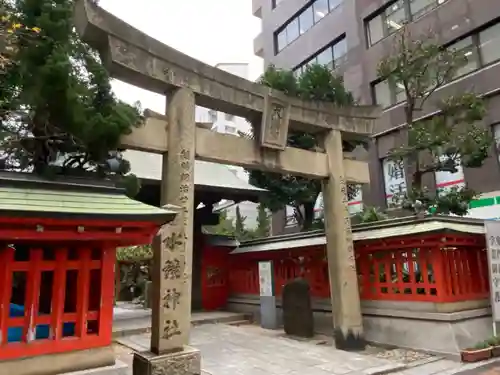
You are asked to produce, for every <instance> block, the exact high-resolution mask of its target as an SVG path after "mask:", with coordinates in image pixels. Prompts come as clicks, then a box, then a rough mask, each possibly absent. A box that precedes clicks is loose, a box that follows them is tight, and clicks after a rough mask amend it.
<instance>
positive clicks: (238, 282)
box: [229, 234, 489, 302]
mask: <svg viewBox="0 0 500 375" xmlns="http://www.w3.org/2000/svg"><path fill="white" fill-rule="evenodd" d="M355 254H356V267H357V272H358V276H359V279H358V280H359V288H360V296H361V299H364V300H391V301H429V302H457V301H467V300H478V299H485V298H488V293H489V291H488V272H487V271H488V264H487V258H486V249H485V243H484V236H481V235H468V234H456V235H449V234H433V235H417V236H412V237H403V238H401V237H396V238H390V239H384V240H369V241H358V242H356V243H355ZM261 260H273V261H274V271H275V291H276V295H280V294H281V292H282V288H283V285H285V284H286V282H287V281H289V280H293V279H294V278H296V277H298V276H302V277H304V278H306V279H307V280H308V281H309V284H310V286H311V293H312V296H313V297H317V298H329V296H330V288H329V279H328V266H327V261H326V256H325V248H324V247H310V248H301V249H294V250H289V249H283V250H275V251H272V252H262V253H242V254H238V255H232V256H230V264H231V268H230V274H229V289H230V293H231V294H254V295H255V294H259V275H258V262H259V261H261Z"/></svg>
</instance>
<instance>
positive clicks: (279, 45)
mask: <svg viewBox="0 0 500 375" xmlns="http://www.w3.org/2000/svg"><path fill="white" fill-rule="evenodd" d="M285 47H286V29H283V30H282V31H280V32H279V33H278V34H277V35H276V49H277V51H278V52H279V51H281V50H282V49H283V48H285Z"/></svg>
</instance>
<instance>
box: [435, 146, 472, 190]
mask: <svg viewBox="0 0 500 375" xmlns="http://www.w3.org/2000/svg"><path fill="white" fill-rule="evenodd" d="M446 158H447V156H446V155H443V156H441V157H440V158H439V159H440V160H441V161H445V160H446ZM457 163H460V159H458V158H457ZM435 177H436V189H437V190H438V192H439V194H446V192H448V191H449V190H450V189H451V188H453V187H455V188H463V187H465V176H464V169H463V167H462V164H458V165H457V171H456V172H455V173H451V172H442V171H439V172H436V173H435Z"/></svg>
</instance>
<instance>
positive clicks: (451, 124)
mask: <svg viewBox="0 0 500 375" xmlns="http://www.w3.org/2000/svg"><path fill="white" fill-rule="evenodd" d="M466 56H467V55H466V54H464V51H460V50H455V49H451V48H442V47H441V46H439V45H437V44H435V43H433V42H432V39H431V38H428V37H425V38H413V37H412V35H411V34H410V33H409V31H408V30H407V29H406V28H403V30H401V32H400V33H399V34H398V35H397V36H396V42H395V47H394V51H393V52H392V53H391V54H390V55H389V56H388V57H387V58H385V59H384V60H382V62H381V63H380V65H379V67H378V71H379V75H380V76H381V77H384V78H387V79H388V80H389V84H390V85H391V86H392V87H395V86H396V85H398V86H399V87H402V88H403V90H404V94H405V96H406V101H405V103H404V113H405V120H406V131H405V132H404V134H406V137H405V138H404V142H403V144H402V145H401V146H400V147H396V148H394V149H392V150H391V151H390V153H389V157H390V158H391V159H393V160H395V161H397V162H404V163H406V165H407V166H408V167H409V170H410V171H411V172H410V176H409V177H410V178H409V188H408V191H407V193H405V194H402V197H401V200H402V204H403V206H404V207H406V208H410V207H412V208H413V209H415V210H416V211H423V210H426V209H428V208H429V207H432V208H433V210H434V212H435V213H440V214H448V213H453V214H456V215H465V214H466V213H467V211H468V207H469V202H470V201H471V200H472V199H473V198H474V197H475V193H474V192H473V191H471V190H470V189H468V188H464V189H456V188H455V189H452V190H451V191H438V192H437V193H430V192H429V191H428V190H427V189H426V187H425V186H424V183H423V176H424V175H426V174H428V173H435V172H451V173H454V172H456V171H457V168H458V167H459V166H460V165H462V166H464V167H467V168H478V167H481V166H482V165H483V162H484V160H485V159H486V158H487V157H488V152H489V150H490V148H491V145H492V138H491V136H490V134H489V131H488V129H486V128H485V127H484V126H482V124H481V120H482V119H483V117H484V114H485V107H484V103H483V100H482V99H481V98H480V97H479V96H478V95H476V94H474V93H473V92H458V93H455V94H454V95H451V96H449V97H446V98H444V99H441V100H438V101H436V103H435V109H437V110H438V114H436V115H434V116H432V117H430V118H425V119H419V117H421V116H422V115H421V112H422V110H423V109H424V104H426V103H427V102H428V100H429V98H431V96H432V94H433V93H434V92H435V91H436V90H438V89H439V88H441V87H443V86H444V85H446V84H447V83H448V82H450V81H452V80H453V79H454V78H456V77H457V76H458V75H460V69H461V68H462V67H463V66H464V65H465V64H466V63H467V57H466Z"/></svg>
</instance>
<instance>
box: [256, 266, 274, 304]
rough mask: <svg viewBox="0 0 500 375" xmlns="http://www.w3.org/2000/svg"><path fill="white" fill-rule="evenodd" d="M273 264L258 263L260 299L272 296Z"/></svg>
mask: <svg viewBox="0 0 500 375" xmlns="http://www.w3.org/2000/svg"><path fill="white" fill-rule="evenodd" d="M273 272H274V269H273V262H272V261H265V262H259V287H260V295H261V296H262V297H272V296H273V295H274V285H273V282H274V277H273Z"/></svg>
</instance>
